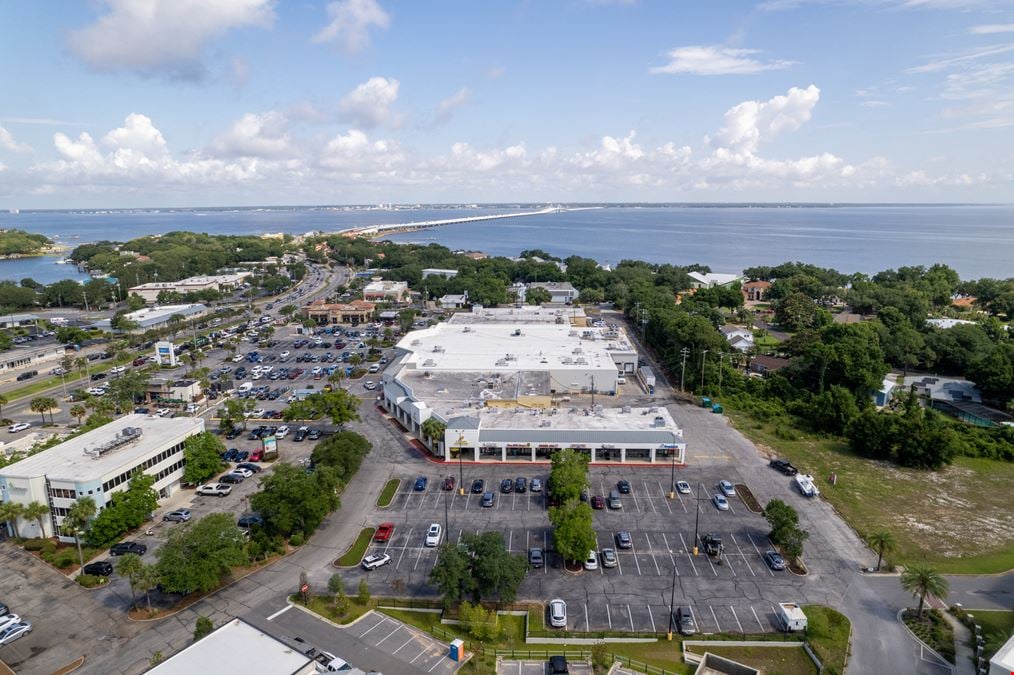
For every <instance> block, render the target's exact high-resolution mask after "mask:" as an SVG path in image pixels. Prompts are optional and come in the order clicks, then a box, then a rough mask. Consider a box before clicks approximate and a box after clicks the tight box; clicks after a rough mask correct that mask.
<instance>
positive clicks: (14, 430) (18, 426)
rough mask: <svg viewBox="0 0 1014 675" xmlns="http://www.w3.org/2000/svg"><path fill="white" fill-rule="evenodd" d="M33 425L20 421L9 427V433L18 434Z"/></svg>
mask: <svg viewBox="0 0 1014 675" xmlns="http://www.w3.org/2000/svg"><path fill="white" fill-rule="evenodd" d="M31 427H32V425H31V424H30V423H28V422H18V423H17V424H12V425H10V426H9V427H7V433H9V434H16V433H20V432H22V431H24V430H25V429H30V428H31Z"/></svg>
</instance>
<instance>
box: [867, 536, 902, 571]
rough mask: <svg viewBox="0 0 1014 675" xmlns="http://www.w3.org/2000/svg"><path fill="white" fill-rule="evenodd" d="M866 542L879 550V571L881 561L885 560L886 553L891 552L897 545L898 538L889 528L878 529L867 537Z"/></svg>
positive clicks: (878, 569)
mask: <svg viewBox="0 0 1014 675" xmlns="http://www.w3.org/2000/svg"><path fill="white" fill-rule="evenodd" d="M866 543H867V544H869V545H870V546H871V547H872V548H873V549H874V550H875V551H876V552H877V571H878V572H879V571H880V563H881V562H883V560H884V554H885V553H890V552H891V551H893V550H894V548H895V546H896V545H897V540H896V539H895V538H894V535H893V534H891V532H890V531H889V530H878V531H876V532H873V533H871V534H869V535H868V536H867V537H866Z"/></svg>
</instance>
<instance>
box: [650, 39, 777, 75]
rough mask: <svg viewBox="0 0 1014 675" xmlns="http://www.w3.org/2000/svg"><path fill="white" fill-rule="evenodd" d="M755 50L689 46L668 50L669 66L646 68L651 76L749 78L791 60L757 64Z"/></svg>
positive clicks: (757, 50) (758, 62)
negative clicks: (726, 76)
mask: <svg viewBox="0 0 1014 675" xmlns="http://www.w3.org/2000/svg"><path fill="white" fill-rule="evenodd" d="M760 53H761V51H760V50H759V49H739V48H734V47H722V46H720V45H711V46H704V45H692V46H688V47H677V48H675V49H672V50H670V51H669V54H668V56H669V63H667V64H666V65H664V66H656V67H654V68H651V69H650V72H652V73H655V74H667V75H676V74H680V73H689V74H691V75H752V74H754V73H760V72H763V71H765V70H781V69H783V68H788V67H789V66H791V65H793V64H794V63H795V61H766V62H765V61H760V60H758V59H756V58H754V55H755V54H760Z"/></svg>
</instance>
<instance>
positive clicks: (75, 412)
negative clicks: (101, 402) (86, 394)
mask: <svg viewBox="0 0 1014 675" xmlns="http://www.w3.org/2000/svg"><path fill="white" fill-rule="evenodd" d="M87 414H88V408H86V407H84V406H83V405H81V404H80V403H75V404H74V405H72V406H71V407H70V416H71V417H74V418H76V419H77V423H78V424H79V425H80V424H81V419H82V418H83V417H84V416H85V415H87Z"/></svg>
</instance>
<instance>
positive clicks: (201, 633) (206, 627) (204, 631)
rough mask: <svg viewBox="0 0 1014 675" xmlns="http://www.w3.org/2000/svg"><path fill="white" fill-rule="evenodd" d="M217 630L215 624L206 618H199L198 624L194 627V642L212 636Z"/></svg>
mask: <svg viewBox="0 0 1014 675" xmlns="http://www.w3.org/2000/svg"><path fill="white" fill-rule="evenodd" d="M214 630H215V624H214V623H212V622H211V619H209V618H208V617H206V616H199V617H197V624H196V625H195V626H194V642H197V641H198V640H200V639H201V638H204V637H207V636H208V635H211V633H212V632H213V631H214Z"/></svg>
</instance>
